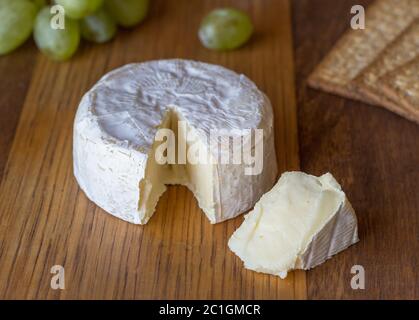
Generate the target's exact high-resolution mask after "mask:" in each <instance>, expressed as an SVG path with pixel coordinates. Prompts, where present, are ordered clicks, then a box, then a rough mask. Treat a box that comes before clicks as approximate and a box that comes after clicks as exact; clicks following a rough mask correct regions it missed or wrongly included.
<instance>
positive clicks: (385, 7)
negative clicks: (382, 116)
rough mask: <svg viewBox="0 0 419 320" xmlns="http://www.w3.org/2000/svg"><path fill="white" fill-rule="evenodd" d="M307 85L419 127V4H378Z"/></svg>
mask: <svg viewBox="0 0 419 320" xmlns="http://www.w3.org/2000/svg"><path fill="white" fill-rule="evenodd" d="M308 83H309V85H310V86H311V87H314V88H319V89H322V90H325V91H328V92H331V93H335V94H339V95H342V96H344V97H347V98H351V99H357V100H360V101H363V102H366V103H369V104H373V105H377V106H382V107H385V108H387V109H388V110H390V111H393V112H395V113H397V114H399V115H401V116H403V117H405V118H407V119H409V120H412V121H414V122H416V123H418V124H419V0H376V1H375V2H374V3H373V4H372V5H371V6H370V7H368V9H367V11H366V15H365V29H359V30H353V29H351V30H350V31H348V32H347V33H346V34H345V35H344V36H343V37H342V38H341V39H340V40H339V41H338V43H337V44H336V45H335V47H334V48H333V49H332V51H331V52H330V53H329V54H328V55H327V56H326V58H325V59H324V60H323V61H322V62H321V63H320V65H319V66H318V67H317V68H316V69H315V70H314V72H313V73H312V75H311V76H310V77H309V80H308Z"/></svg>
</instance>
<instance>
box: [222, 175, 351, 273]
mask: <svg viewBox="0 0 419 320" xmlns="http://www.w3.org/2000/svg"><path fill="white" fill-rule="evenodd" d="M356 241H358V236H357V223H356V216H355V214H354V213H353V210H352V208H351V207H350V205H349V203H348V202H347V200H346V196H345V194H344V192H343V191H342V190H341V188H340V185H339V184H338V183H337V182H336V180H335V179H334V178H333V176H332V175H331V174H329V173H328V174H325V175H323V176H321V177H315V176H312V175H308V174H305V173H302V172H288V173H284V174H283V175H282V176H281V178H280V180H279V181H278V183H277V184H276V185H275V186H274V187H273V188H272V190H271V191H269V192H268V193H266V194H265V195H263V197H262V198H261V199H260V201H259V202H258V203H257V204H256V205H255V208H254V210H253V211H251V212H250V213H249V214H248V215H246V216H245V221H244V222H243V224H242V225H241V226H240V228H239V229H237V230H236V232H235V233H234V234H233V236H232V237H231V239H230V241H229V247H230V249H231V250H232V251H233V252H234V253H236V254H237V255H238V256H239V257H240V258H241V259H242V260H243V261H244V264H245V267H246V268H248V269H251V270H255V271H258V272H263V273H269V274H274V275H278V276H280V277H282V278H284V277H286V275H287V271H288V270H291V269H296V268H302V269H309V268H312V267H314V266H315V265H318V264H319V263H322V262H324V261H325V260H326V259H327V258H329V257H330V256H331V255H333V254H335V253H337V252H339V251H341V250H343V249H344V248H346V247H347V246H349V245H350V244H352V243H354V242H356Z"/></svg>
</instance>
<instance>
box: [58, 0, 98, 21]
mask: <svg viewBox="0 0 419 320" xmlns="http://www.w3.org/2000/svg"><path fill="white" fill-rule="evenodd" d="M55 3H56V4H59V5H61V6H63V8H64V10H65V15H66V16H67V17H70V18H72V19H81V18H84V17H86V16H88V15H90V14H92V13H93V12H95V11H96V10H97V9H99V8H100V7H101V6H102V4H103V0H55Z"/></svg>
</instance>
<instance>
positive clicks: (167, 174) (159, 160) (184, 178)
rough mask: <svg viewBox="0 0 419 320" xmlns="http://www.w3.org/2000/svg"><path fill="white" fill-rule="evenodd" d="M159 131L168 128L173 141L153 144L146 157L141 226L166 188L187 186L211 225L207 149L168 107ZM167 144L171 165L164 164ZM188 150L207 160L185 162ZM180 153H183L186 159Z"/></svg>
mask: <svg viewBox="0 0 419 320" xmlns="http://www.w3.org/2000/svg"><path fill="white" fill-rule="evenodd" d="M179 121H182V123H183V124H184V125H180V126H179ZM159 129H170V130H171V132H173V133H174V139H172V140H170V139H167V138H165V139H164V141H155V142H154V144H153V146H152V149H151V151H150V153H149V155H148V160H147V164H146V171H145V176H144V178H143V179H141V181H140V183H139V189H140V195H139V204H138V210H139V215H140V219H141V223H146V222H147V221H148V220H149V218H150V217H151V216H152V215H153V213H154V211H155V208H156V206H157V203H158V200H159V198H160V197H161V195H162V194H163V193H164V192H165V191H166V189H167V187H166V186H167V185H175V184H179V185H184V186H186V187H188V188H189V190H191V191H192V192H193V194H194V196H195V198H196V199H197V201H198V204H199V206H200V208H201V209H202V210H203V211H204V212H205V214H206V215H207V217H208V219H209V220H210V221H211V222H213V223H214V222H215V210H216V203H215V201H214V195H213V188H212V186H213V185H214V181H213V180H214V177H215V174H214V173H215V171H214V170H216V166H215V165H214V164H212V163H211V161H212V159H211V155H210V153H209V151H208V148H207V147H206V146H205V144H204V143H203V142H202V141H200V139H199V137H198V135H197V134H196V132H195V130H194V129H193V128H192V127H190V126H188V125H187V122H186V121H185V119H184V118H183V117H182V116H181V115H180V114H179V113H178V112H177V111H176V109H175V108H168V111H167V112H166V115H165V118H164V121H163V122H162V124H161V125H160V127H159ZM169 140H170V141H169ZM170 145H171V146H172V147H173V150H174V151H175V152H174V154H173V155H174V157H175V159H174V160H175V161H174V163H170V161H168V157H169V156H168V154H167V153H168V148H170ZM179 148H185V150H184V151H185V152H183V150H181V152H179ZM192 148H194V149H193V150H195V151H196V152H197V153H198V152H199V154H200V156H203V157H205V158H206V159H207V161H206V162H205V163H197V164H195V163H191V162H190V161H188V158H187V154H188V153H191V152H193V150H192ZM159 149H160V150H159ZM198 149H199V150H198ZM180 154H185V156H186V157H185V156H183V155H180ZM180 158H182V159H180Z"/></svg>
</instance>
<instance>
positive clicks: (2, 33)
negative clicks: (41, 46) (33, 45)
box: [0, 0, 36, 55]
mask: <svg viewBox="0 0 419 320" xmlns="http://www.w3.org/2000/svg"><path fill="white" fill-rule="evenodd" d="M35 16H36V7H35V5H34V4H33V3H32V2H30V1H28V0H13V1H9V0H0V55H2V54H6V53H9V52H11V51H13V50H14V49H16V48H17V47H19V46H20V45H21V44H23V43H24V42H25V41H26V39H28V38H29V36H30V35H31V32H32V28H33V22H34V20H35Z"/></svg>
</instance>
